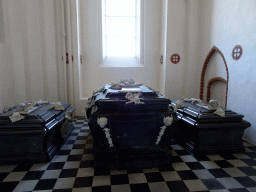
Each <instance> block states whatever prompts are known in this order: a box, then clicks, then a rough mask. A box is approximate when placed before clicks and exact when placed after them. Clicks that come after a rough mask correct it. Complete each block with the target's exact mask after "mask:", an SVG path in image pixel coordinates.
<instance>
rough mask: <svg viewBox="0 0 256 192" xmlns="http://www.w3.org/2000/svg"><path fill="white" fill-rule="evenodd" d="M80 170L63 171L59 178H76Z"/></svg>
mask: <svg viewBox="0 0 256 192" xmlns="http://www.w3.org/2000/svg"><path fill="white" fill-rule="evenodd" d="M77 172H78V169H63V170H62V171H61V173H60V176H59V178H68V177H76V175H77Z"/></svg>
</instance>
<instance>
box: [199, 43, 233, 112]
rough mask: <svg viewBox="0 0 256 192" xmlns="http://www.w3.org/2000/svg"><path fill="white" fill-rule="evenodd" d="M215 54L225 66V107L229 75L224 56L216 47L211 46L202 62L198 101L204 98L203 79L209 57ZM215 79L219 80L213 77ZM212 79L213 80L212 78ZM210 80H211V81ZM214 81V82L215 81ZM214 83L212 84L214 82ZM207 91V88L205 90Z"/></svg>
mask: <svg viewBox="0 0 256 192" xmlns="http://www.w3.org/2000/svg"><path fill="white" fill-rule="evenodd" d="M215 52H217V53H219V54H220V56H221V57H222V59H223V61H224V65H225V68H226V73H227V80H225V79H223V78H222V79H223V80H225V81H226V82H225V83H226V85H227V86H226V98H225V107H226V106H227V97H228V79H229V73H228V66H227V63H226V59H225V57H224V55H223V54H222V52H221V51H220V50H219V49H218V48H217V47H216V46H213V47H212V49H211V50H210V52H209V53H208V55H207V57H206V59H205V61H204V66H203V69H202V73H201V83H200V95H199V97H200V99H201V100H203V96H204V78H205V72H206V69H207V66H208V64H209V61H210V59H211V57H212V56H213V54H214V53H215ZM215 78H219V77H215ZM213 79H214V78H213ZM211 80H212V79H211ZM215 81H216V80H215ZM215 81H214V82H215ZM207 89H208V88H207Z"/></svg>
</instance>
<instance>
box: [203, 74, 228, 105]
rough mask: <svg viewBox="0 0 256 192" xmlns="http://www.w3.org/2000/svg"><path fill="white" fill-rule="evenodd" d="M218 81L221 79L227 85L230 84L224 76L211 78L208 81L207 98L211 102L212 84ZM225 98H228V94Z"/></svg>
mask: <svg viewBox="0 0 256 192" xmlns="http://www.w3.org/2000/svg"><path fill="white" fill-rule="evenodd" d="M217 81H221V82H223V83H225V84H226V86H228V82H227V81H226V80H225V79H223V78H222V77H214V78H212V79H210V80H209V81H208V85H207V99H206V101H207V102H209V101H210V99H211V85H212V84H213V83H215V82H217ZM226 91H227V90H226ZM225 99H226V100H227V94H226V98H225Z"/></svg>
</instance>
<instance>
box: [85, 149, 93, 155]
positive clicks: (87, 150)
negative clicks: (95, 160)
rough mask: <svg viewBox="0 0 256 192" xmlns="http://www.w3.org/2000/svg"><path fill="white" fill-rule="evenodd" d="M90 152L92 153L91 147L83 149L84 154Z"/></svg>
mask: <svg viewBox="0 0 256 192" xmlns="http://www.w3.org/2000/svg"><path fill="white" fill-rule="evenodd" d="M92 153H93V149H92V148H86V149H84V154H92Z"/></svg>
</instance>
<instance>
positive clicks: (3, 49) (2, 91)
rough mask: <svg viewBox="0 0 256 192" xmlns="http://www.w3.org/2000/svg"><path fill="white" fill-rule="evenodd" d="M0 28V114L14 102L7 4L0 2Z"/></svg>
mask: <svg viewBox="0 0 256 192" xmlns="http://www.w3.org/2000/svg"><path fill="white" fill-rule="evenodd" d="M0 4H1V5H0V6H1V10H0V11H1V14H0V17H1V19H0V22H1V24H0V27H1V31H0V32H1V33H2V34H1V41H0V112H1V111H2V110H3V109H4V107H5V106H7V105H9V104H11V103H13V102H14V94H13V87H14V82H13V78H12V66H11V62H12V60H11V54H10V46H9V42H10V33H9V20H8V19H9V18H8V15H7V14H8V10H7V8H8V2H7V1H0Z"/></svg>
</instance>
